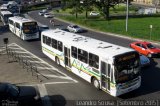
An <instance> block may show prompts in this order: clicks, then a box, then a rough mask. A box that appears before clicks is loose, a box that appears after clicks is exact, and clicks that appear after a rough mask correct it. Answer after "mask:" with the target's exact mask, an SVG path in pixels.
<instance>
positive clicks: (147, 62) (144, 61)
mask: <svg viewBox="0 0 160 106" xmlns="http://www.w3.org/2000/svg"><path fill="white" fill-rule="evenodd" d="M140 64H141V67H145V66H149V65H150V60H149V58H148V57H146V56H144V55H141V54H140Z"/></svg>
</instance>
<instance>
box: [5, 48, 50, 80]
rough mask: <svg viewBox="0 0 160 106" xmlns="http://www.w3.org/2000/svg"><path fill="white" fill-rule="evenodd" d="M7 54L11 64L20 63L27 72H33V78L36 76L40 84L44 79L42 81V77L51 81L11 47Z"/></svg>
mask: <svg viewBox="0 0 160 106" xmlns="http://www.w3.org/2000/svg"><path fill="white" fill-rule="evenodd" d="M6 53H7V55H8V59H9V62H13V61H14V62H18V63H19V64H20V65H21V66H22V67H23V69H26V70H27V72H31V74H32V76H36V78H37V79H39V80H40V82H42V79H40V77H39V76H40V75H41V76H43V77H44V78H46V79H49V78H48V77H46V76H44V75H43V74H41V73H40V72H39V71H38V69H37V66H36V65H34V64H33V63H32V62H31V61H30V60H27V59H26V58H25V57H23V55H22V54H21V53H18V52H16V51H15V50H13V49H12V48H10V47H8V48H7V49H6ZM11 59H12V60H11Z"/></svg>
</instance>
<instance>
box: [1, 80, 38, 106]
mask: <svg viewBox="0 0 160 106" xmlns="http://www.w3.org/2000/svg"><path fill="white" fill-rule="evenodd" d="M3 100H10V101H17V102H18V104H32V103H36V102H38V101H39V100H40V94H39V92H38V90H37V89H36V88H35V87H32V86H16V85H13V84H10V83H0V101H3ZM16 106H17V105H16ZM18 106H19V105H18Z"/></svg>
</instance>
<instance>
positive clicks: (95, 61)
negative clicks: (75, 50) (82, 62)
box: [89, 53, 99, 69]
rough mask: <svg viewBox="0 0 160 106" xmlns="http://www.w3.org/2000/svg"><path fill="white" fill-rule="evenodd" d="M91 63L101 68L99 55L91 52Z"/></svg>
mask: <svg viewBox="0 0 160 106" xmlns="http://www.w3.org/2000/svg"><path fill="white" fill-rule="evenodd" d="M89 65H90V66H92V67H94V68H97V69H98V68H99V57H98V56H97V55H95V54H92V53H89Z"/></svg>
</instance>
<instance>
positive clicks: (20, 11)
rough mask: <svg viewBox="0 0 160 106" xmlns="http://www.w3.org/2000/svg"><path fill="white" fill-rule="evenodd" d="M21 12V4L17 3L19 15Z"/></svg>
mask: <svg viewBox="0 0 160 106" xmlns="http://www.w3.org/2000/svg"><path fill="white" fill-rule="evenodd" d="M20 14H21V5H19V15H20Z"/></svg>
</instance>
